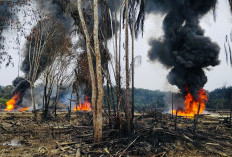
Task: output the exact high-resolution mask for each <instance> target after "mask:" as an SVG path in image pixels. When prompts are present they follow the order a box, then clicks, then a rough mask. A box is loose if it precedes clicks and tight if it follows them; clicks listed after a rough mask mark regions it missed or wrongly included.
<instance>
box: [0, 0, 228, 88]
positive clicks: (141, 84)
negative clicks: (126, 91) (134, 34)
mask: <svg viewBox="0 0 232 157" xmlns="http://www.w3.org/2000/svg"><path fill="white" fill-rule="evenodd" d="M218 3H219V4H218V5H217V20H216V22H215V21H214V19H213V13H212V11H211V12H209V13H208V14H207V15H205V16H204V17H203V18H202V19H201V20H200V25H201V26H202V28H203V29H204V30H205V36H209V37H210V38H211V39H212V41H214V42H216V43H217V44H218V45H219V46H220V48H221V50H220V56H219V57H220V61H221V63H220V65H219V66H217V67H210V71H208V70H206V75H207V77H208V82H207V84H206V85H205V87H204V88H205V89H206V90H209V91H212V90H214V89H216V88H220V87H223V86H231V85H232V67H231V66H229V65H227V64H226V58H225V55H224V42H225V36H226V35H229V34H230V32H231V29H232V25H231V24H232V15H231V12H230V8H229V5H228V1H222V0H218ZM21 18H24V17H21ZM163 18H164V16H161V15H147V16H146V20H145V24H144V26H145V28H144V35H143V38H142V37H141V36H140V37H139V39H137V40H136V42H135V56H141V57H142V62H141V64H140V65H139V66H138V67H137V68H136V70H135V87H136V88H145V89H150V90H161V91H177V88H176V87H175V86H171V85H170V84H169V83H168V81H167V79H166V77H167V74H168V73H169V71H170V69H166V68H165V67H164V66H163V65H161V64H160V63H159V62H158V61H156V62H151V61H149V59H148V57H147V53H148V50H149V48H150V47H149V44H148V41H149V39H151V38H159V37H162V35H163V30H162V21H163ZM21 20H24V19H21ZM12 34H14V33H13V32H12V31H8V32H5V35H6V36H7V39H8V40H12V41H13V39H14V38H15V36H14V35H12ZM122 37H124V36H122ZM21 41H22V43H21V47H20V52H22V51H23V41H24V39H21ZM109 47H110V50H112V49H113V46H112V42H111V43H109ZM6 49H7V50H8V53H9V54H11V55H12V57H13V63H14V66H9V67H7V68H5V67H4V65H1V68H0V85H4V86H5V85H10V84H11V83H12V81H13V80H14V79H15V77H17V76H18V64H20V62H19V60H20V61H21V60H22V58H20V57H19V56H18V51H17V50H14V49H13V43H12V45H8V46H7V48H6ZM123 67H124V66H123ZM123 67H122V68H123ZM19 75H20V76H23V74H22V73H21V72H20V73H19Z"/></svg>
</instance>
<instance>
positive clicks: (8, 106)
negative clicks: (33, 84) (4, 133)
mask: <svg viewBox="0 0 232 157" xmlns="http://www.w3.org/2000/svg"><path fill="white" fill-rule="evenodd" d="M19 99H20V95H19V93H17V94H15V95H14V96H13V97H12V98H11V99H10V100H9V101H7V102H6V109H4V111H13V110H14V109H15V107H16V103H17V101H18V100H19ZM27 110H29V107H22V108H18V111H20V112H24V111H27Z"/></svg>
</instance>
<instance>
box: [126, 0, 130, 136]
mask: <svg viewBox="0 0 232 157" xmlns="http://www.w3.org/2000/svg"><path fill="white" fill-rule="evenodd" d="M128 2H129V0H126V3H125V5H126V6H125V7H126V15H125V16H126V26H125V27H126V30H125V37H126V39H125V43H126V47H125V48H126V118H127V131H128V133H129V132H130V128H131V127H130V126H131V123H130V89H129V88H130V76H129V37H128V35H129V30H128V27H129V16H128V5H129V3H128Z"/></svg>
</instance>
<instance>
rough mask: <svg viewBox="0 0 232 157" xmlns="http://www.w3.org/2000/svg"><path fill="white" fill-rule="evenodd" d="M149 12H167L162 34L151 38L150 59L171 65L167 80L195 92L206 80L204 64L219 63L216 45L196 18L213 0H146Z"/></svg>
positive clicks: (208, 7) (183, 91)
mask: <svg viewBox="0 0 232 157" xmlns="http://www.w3.org/2000/svg"><path fill="white" fill-rule="evenodd" d="M147 2H148V3H149V4H148V5H147V6H148V8H147V12H148V13H166V17H165V19H164V21H163V30H164V33H165V35H164V37H163V38H162V39H151V40H150V42H149V44H150V46H151V49H150V50H149V52H148V56H149V58H150V60H152V61H154V60H159V61H160V62H161V63H162V64H164V65H165V66H166V67H167V68H171V72H170V73H169V75H168V77H167V78H168V81H169V82H170V83H171V84H172V85H176V86H177V87H178V88H179V89H180V91H181V92H182V93H183V94H185V91H186V90H185V88H186V87H188V88H189V91H190V93H191V94H192V95H194V96H196V94H197V92H198V91H199V90H200V88H203V87H204V85H205V83H206V82H207V77H206V75H205V72H204V70H203V69H204V68H206V67H208V66H216V65H218V64H219V60H218V55H219V50H220V49H219V46H218V45H217V44H216V43H213V42H212V41H211V40H210V38H208V37H205V36H204V30H203V29H202V28H201V27H200V25H199V19H200V18H201V17H202V16H203V15H205V14H206V13H208V12H209V11H210V10H211V9H212V8H213V7H214V6H215V4H216V0H154V1H147Z"/></svg>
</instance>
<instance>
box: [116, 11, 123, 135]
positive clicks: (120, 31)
mask: <svg viewBox="0 0 232 157" xmlns="http://www.w3.org/2000/svg"><path fill="white" fill-rule="evenodd" d="M119 20H120V26H119V27H120V28H119V52H118V88H119V89H118V90H119V98H120V97H121V92H122V90H121V37H122V13H121V9H120V19H119ZM120 104H121V103H119V104H118V105H117V109H118V117H117V118H118V122H119V129H120V130H121V129H122V123H121V121H122V120H121V119H122V118H121V108H120Z"/></svg>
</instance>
